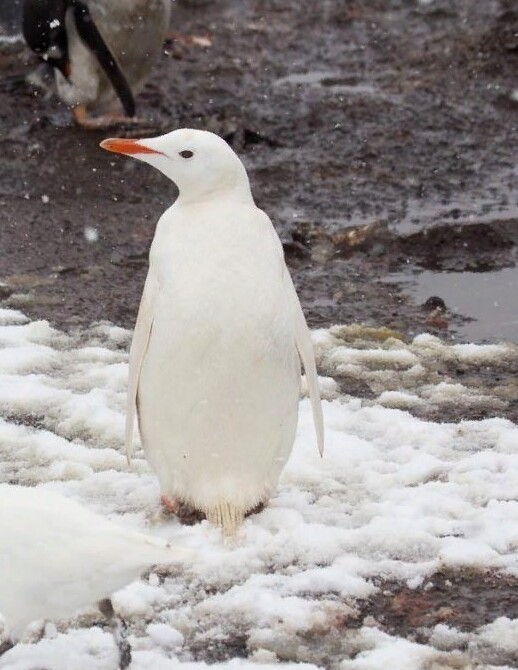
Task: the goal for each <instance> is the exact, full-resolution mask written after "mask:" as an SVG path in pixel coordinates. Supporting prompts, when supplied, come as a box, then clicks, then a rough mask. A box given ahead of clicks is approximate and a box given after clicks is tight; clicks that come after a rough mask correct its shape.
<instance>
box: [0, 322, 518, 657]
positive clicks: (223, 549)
mask: <svg viewBox="0 0 518 670" xmlns="http://www.w3.org/2000/svg"><path fill="white" fill-rule="evenodd" d="M340 332H342V331H339V330H338V331H337V330H336V329H335V330H334V331H333V329H331V331H317V332H316V333H315V342H316V346H317V350H318V355H319V359H320V363H321V364H324V363H325V365H324V367H325V368H326V369H327V370H328V371H332V372H333V371H334V372H336V370H337V368H339V366H349V368H351V367H352V368H353V369H354V366H356V368H362V369H364V370H365V369H368V370H370V372H371V374H372V375H375V374H376V373H378V374H380V375H381V374H382V373H383V372H384V371H385V372H386V371H387V369H390V370H392V371H394V370H396V371H398V372H397V374H402V372H405V371H410V370H412V369H413V368H414V377H416V378H417V377H419V375H418V374H417V373H418V372H419V370H417V371H416V370H415V368H416V367H418V366H419V365H422V361H423V360H424V358H425V354H423V353H422V352H423V351H425V352H428V354H426V355H431V354H430V351H431V350H434V351H435V352H436V353H437V352H439V353H440V354H441V355H442V356H454V357H455V356H461V357H463V358H468V359H472V360H473V361H475V362H476V361H484V360H487V358H488V357H492V356H498V357H501V356H506V355H508V349H507V348H506V346H505V345H502V347H492V348H491V347H490V348H488V347H477V346H474V345H466V346H465V347H462V346H461V345H453V346H448V345H444V344H441V343H440V341H439V340H436V339H434V338H431V337H430V336H420V337H418V338H416V339H415V340H414V342H413V343H412V344H411V345H410V346H407V345H405V346H403V345H398V344H394V343H392V344H390V343H389V345H387V344H386V341H384V344H380V345H379V346H377V347H371V348H370V349H368V348H365V347H364V348H363V349H358V348H354V347H351V346H347V347H346V346H345V345H344V342H343V341H342V340H340V337H339V334H340ZM333 333H334V334H333ZM129 341H130V333H129V332H128V331H126V330H123V329H121V328H117V327H113V326H110V325H107V324H104V325H103V324H99V325H95V326H93V327H91V328H90V329H88V330H85V331H82V332H79V331H78V332H77V333H74V334H70V335H68V334H64V333H62V332H59V331H57V330H55V329H53V328H51V327H50V326H49V325H48V324H47V323H46V322H44V321H39V322H29V321H28V320H27V319H26V318H25V317H24V316H23V314H21V313H19V312H14V311H9V310H0V481H2V482H6V481H9V482H13V483H19V484H23V485H27V486H34V485H35V486H41V487H48V488H52V489H54V490H57V491H59V492H61V493H62V494H64V495H66V496H70V497H72V498H75V499H77V500H80V501H81V502H83V503H84V504H86V505H87V506H89V507H90V508H92V509H94V510H96V511H97V512H100V513H103V514H106V515H108V516H110V517H113V518H115V517H116V518H117V519H118V521H119V522H120V523H124V524H127V525H128V526H131V527H135V528H140V529H145V530H146V531H147V532H154V533H156V534H159V535H161V536H164V537H168V538H173V537H174V538H175V540H176V541H180V540H181V541H182V542H184V543H185V544H188V545H190V546H194V547H198V548H199V549H200V553H199V556H198V558H197V559H196V560H195V562H194V563H193V564H192V565H190V566H188V567H187V568H186V569H185V570H184V571H183V572H180V571H179V570H176V572H165V571H163V570H160V569H159V568H157V569H156V570H154V571H152V572H151V574H149V575H147V576H146V577H144V578H143V580H142V581H138V582H135V583H133V584H131V585H129V586H128V587H127V588H125V589H124V590H122V591H120V592H119V593H118V594H117V595H116V597H115V599H114V601H115V605H116V608H117V609H118V611H119V612H120V613H121V614H122V615H123V616H124V617H125V618H126V620H127V621H128V625H129V628H130V631H131V638H130V639H131V643H132V646H133V650H134V660H133V664H132V666H131V667H132V668H133V670H148V669H149V670H151V669H153V670H171V669H172V668H185V669H186V670H187V669H189V670H191V669H194V668H203V667H205V663H216V665H215V667H216V668H225V669H234V668H235V669H236V670H237V669H244V668H254V669H257V668H263V669H264V670H266V669H267V668H272V669H273V668H280V667H282V668H292V667H293V668H294V667H295V665H294V664H295V663H297V662H299V663H307V664H308V665H296V667H297V668H300V669H301V670H304V668H314V667H333V668H339V669H340V670H387V669H392V668H393V669H394V670H407V669H408V670H431V669H432V668H436V669H437V670H439V668H441V669H443V668H457V669H459V668H466V669H467V668H470V667H475V666H473V663H475V662H476V663H478V662H479V661H480V663H482V664H480V663H479V664H478V665H476V667H477V668H482V667H484V668H488V669H489V668H492V667H494V666H498V667H499V669H500V670H504V668H505V667H512V659H513V658H516V654H518V642H517V639H518V637H517V632H518V621H517V620H510V619H507V618H499V619H497V620H496V621H494V622H492V623H491V624H489V625H486V626H483V627H481V628H479V629H477V630H475V631H473V632H469V633H467V632H462V631H460V630H456V629H455V628H454V627H453V626H449V627H448V626H446V625H444V624H441V625H438V626H436V627H435V628H434V629H433V630H432V631H430V635H429V637H428V642H427V643H426V644H425V643H422V644H418V643H416V642H413V641H410V640H406V639H404V638H400V637H397V636H395V635H391V634H388V633H387V632H385V631H384V630H383V627H382V624H381V623H380V622H378V621H376V620H375V619H374V617H372V616H370V617H369V616H367V617H365V618H364V619H363V620H360V619H359V618H358V612H359V607H360V605H361V604H362V603H364V602H365V600H366V599H368V598H369V597H371V596H373V595H374V594H376V593H377V592H378V591H379V589H380V588H383V587H382V584H383V582H385V581H390V580H400V581H402V582H404V583H406V584H407V586H408V587H410V588H412V589H419V588H421V587H422V588H426V584H427V580H428V578H429V577H430V576H431V575H432V574H434V573H435V572H437V571H438V570H440V569H445V568H446V569H452V570H455V569H459V568H470V569H475V570H476V569H494V570H496V571H500V572H501V573H506V574H507V575H512V576H515V575H518V554H517V547H518V501H517V500H516V498H517V492H518V455H517V452H516V444H517V440H518V428H517V427H516V426H515V425H514V424H512V423H511V422H509V421H506V420H504V419H498V418H494V419H488V420H485V421H478V422H477V421H465V422H462V423H457V424H453V423H444V424H440V423H432V422H427V421H424V420H422V419H419V418H416V417H413V416H411V415H410V414H409V413H408V412H406V411H402V410H400V409H394V408H392V407H387V406H383V405H390V404H392V405H394V404H401V403H402V400H403V401H404V399H405V395H409V394H410V391H409V390H408V388H407V390H405V391H404V392H401V395H400V398H399V400H398V397H397V396H387V395H385V396H384V395H383V393H384V392H383V391H381V387H380V397H379V399H378V401H376V402H372V401H371V402H368V403H367V402H362V401H360V400H358V399H355V398H351V397H345V396H342V397H340V396H338V391H337V388H338V387H337V385H336V384H335V383H334V382H333V381H332V380H329V379H327V380H323V385H324V387H325V394H326V396H327V397H328V398H331V399H330V400H326V401H324V415H325V423H326V431H327V435H326V437H327V440H326V442H327V444H326V452H325V455H324V458H323V459H320V458H319V456H318V452H317V448H316V444H315V438H314V433H313V427H312V422H311V412H310V408H309V403H308V401H307V400H306V399H304V400H302V401H301V405H300V421H299V428H298V434H297V440H296V444H295V448H294V452H293V454H292V457H291V459H290V461H289V463H288V465H287V467H286V470H285V472H284V474H283V477H282V480H281V484H280V487H279V489H278V491H277V493H276V495H275V496H274V498H273V499H272V501H271V504H270V505H269V506H268V507H267V509H265V510H264V511H263V512H262V513H261V514H258V515H256V516H253V517H251V518H249V519H247V520H246V522H245V524H244V527H243V529H242V532H241V534H240V536H239V539H238V542H237V544H236V545H235V546H228V545H225V544H224V543H223V542H222V539H221V536H220V533H219V531H217V530H215V529H213V528H211V527H209V526H208V525H207V523H206V522H203V523H201V524H198V525H196V526H193V527H180V526H178V524H177V523H176V521H174V520H171V519H170V518H163V517H162V516H161V515H160V513H159V508H158V486H157V482H156V479H155V477H154V475H153V474H152V473H151V471H150V470H149V467H148V466H147V463H146V462H145V460H144V459H143V457H142V452H139V451H137V457H136V459H135V461H134V463H133V465H132V467H131V468H129V467H128V466H127V464H126V459H125V456H124V454H123V452H122V433H123V410H124V401H125V385H126V374H127V354H126V350H127V346H128V343H129ZM419 352H421V353H419ZM441 352H442V353H441ZM333 368H334V369H333ZM408 386H409V384H407V387H408ZM418 386H419V385H418ZM403 388H405V386H404V385H403ZM419 388H421V387H419ZM427 388H428V391H429V395H428V398H432V399H433V398H434V397H446V396H448V395H449V394H450V392H451V391H450V390H449V389H444V388H441V383H440V382H439V383H436V384H435V385H434V384H433V383H428V382H427ZM414 395H415V397H416V398H419V400H420V401H421V402H433V400H429V399H427V397H426V396H425V395H424V394H423V393H422V392H421V391H419V392H418V394H414ZM454 397H455V398H456V400H455V402H472V401H473V399H472V398H471V397H470V395H469V393H467V392H466V393H464V392H463V390H462V389H457V391H456V394H454ZM387 398H388V399H389V400H390V402H387ZM391 398H392V399H391ZM401 399H402V400H401ZM403 405H404V402H403ZM57 551H59V548H57ZM380 585H381V586H380ZM100 620H101V619H100V617H99V616H98V615H97V614H96V612H95V610H93V609H92V610H88V611H86V612H85V613H82V614H81V615H79V616H78V618H76V619H74V620H72V621H62V622H55V623H56V626H57V627H55V626H47V629H46V635H45V637H44V638H43V639H42V640H41V641H39V642H32V643H26V644H21V645H19V646H18V647H17V648H15V649H13V650H11V651H10V652H8V653H6V654H5V655H4V656H3V657H2V658H1V659H0V668H10V669H12V670H15V669H16V670H28V669H29V668H35V667H51V668H52V670H65V669H67V670H68V669H70V668H81V670H90V669H91V670H112V669H114V668H115V667H116V653H115V648H114V644H113V641H112V637H111V634H110V633H109V632H108V631H106V630H103V629H102V628H101V627H99V625H95V624H99V622H100ZM30 638H31V636H30V633H29V635H28V642H30ZM509 663H511V665H506V664H509Z"/></svg>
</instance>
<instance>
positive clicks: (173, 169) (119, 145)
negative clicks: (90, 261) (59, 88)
mask: <svg viewBox="0 0 518 670" xmlns="http://www.w3.org/2000/svg"><path fill="white" fill-rule="evenodd" d="M101 147H103V148H104V149H107V150H108V151H114V152H117V153H122V154H127V155H130V156H133V157H135V158H138V159H140V160H142V161H145V162H146V163H149V164H150V165H153V166H154V167H156V168H157V169H158V170H160V171H161V172H163V173H164V174H165V175H166V176H167V177H169V179H171V180H172V181H174V183H175V184H176V185H177V187H178V190H179V196H178V198H177V200H176V201H175V203H174V204H173V205H172V206H171V207H170V208H169V209H168V210H166V212H164V214H163V215H162V216H161V218H160V220H159V221H158V225H157V229H156V233H155V237H154V240H153V243H152V245H151V250H150V255H149V272H148V275H147V279H146V282H145V285H144V291H143V295H142V300H141V303H140V308H139V313H138V317H137V323H136V326H135V332H134V335H133V342H132V345H131V351H130V363H129V368H130V369H129V390H128V406H127V419H126V449H127V454H128V457H130V455H131V452H132V440H133V426H134V416H135V407H137V409H138V419H139V428H140V435H141V440H142V445H143V448H144V452H145V454H146V457H147V459H148V461H149V463H150V464H151V466H152V467H153V469H154V470H155V472H156V473H157V475H158V478H159V480H160V487H161V491H162V500H163V501H164V502H165V503H166V505H167V506H168V507H169V508H170V509H171V510H173V511H175V510H179V509H180V508H181V507H183V506H185V505H187V506H190V507H192V508H194V509H196V510H201V511H202V512H204V513H205V515H206V516H207V518H208V519H209V521H210V522H212V523H213V524H215V525H218V526H222V527H223V530H224V532H225V534H227V535H231V534H233V533H234V532H235V530H236V528H237V527H238V526H239V524H240V523H241V522H242V520H243V518H244V516H245V514H246V513H247V512H249V511H251V510H254V509H255V508H256V507H258V506H260V505H261V504H263V503H265V502H266V501H267V500H268V498H269V497H270V495H271V494H272V491H273V490H274V489H275V487H276V485H277V482H278V480H279V476H280V474H281V471H282V469H283V467H284V464H285V463H286V461H287V459H288V457H289V455H290V452H291V449H292V447H293V442H294V438H295V430H296V427H297V417H298V403H299V393H300V373H301V367H300V361H301V360H302V363H303V365H304V369H305V372H306V378H307V382H308V388H309V392H310V397H311V403H312V408H313V416H314V422H315V427H316V433H317V441H318V447H319V450H320V453H321V454H322V452H323V445H324V431H323V421H322V409H321V405H320V395H319V388H318V380H317V374H316V367H315V359H314V353H313V347H312V343H311V338H310V332H309V329H308V327H307V324H306V321H305V318H304V314H303V312H302V308H301V306H300V302H299V300H298V297H297V294H296V292H295V288H294V286H293V283H292V280H291V277H290V275H289V272H288V269H287V267H286V264H285V261H284V254H283V249H282V245H281V242H280V240H279V237H278V236H277V234H276V232H275V230H274V228H273V226H272V223H271V221H270V219H269V218H268V216H267V215H266V214H265V213H264V212H263V211H262V210H260V209H258V208H257V207H256V205H255V203H254V200H253V198H252V194H251V191H250V185H249V182H248V177H247V174H246V170H245V168H244V166H243V164H242V163H241V161H240V160H239V158H238V157H237V155H236V154H235V153H234V152H233V151H232V149H231V148H230V147H229V146H228V144H227V143H226V142H225V141H224V140H223V139H222V138H220V137H218V136H217V135H214V134H213V133H209V132H205V131H200V130H191V129H181V130H175V131H173V132H171V133H168V134H166V135H162V136H160V137H154V138H150V139H141V140H127V139H108V140H104V142H102V143H101Z"/></svg>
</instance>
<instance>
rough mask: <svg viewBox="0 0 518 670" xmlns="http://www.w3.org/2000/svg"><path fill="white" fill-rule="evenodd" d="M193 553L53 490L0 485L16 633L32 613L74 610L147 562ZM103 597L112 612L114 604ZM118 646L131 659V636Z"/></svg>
mask: <svg viewBox="0 0 518 670" xmlns="http://www.w3.org/2000/svg"><path fill="white" fill-rule="evenodd" d="M192 555H193V552H192V551H191V550H190V549H182V548H178V547H171V546H169V544H168V543H167V542H166V541H165V540H162V539H161V538H155V537H151V536H148V535H145V534H143V533H139V532H136V531H133V530H130V529H128V528H124V527H122V526H119V525H117V524H115V523H112V522H111V521H109V520H108V519H105V518H104V517H102V516H100V515H99V514H96V513H94V512H92V511H90V510H88V509H87V508H85V507H83V506H82V505H80V504H79V503H77V502H75V501H74V500H70V499H68V498H64V497H63V496H60V495H58V494H56V493H53V492H50V491H45V490H42V489H39V488H26V487H22V486H12V485H10V484H1V485H0V614H2V616H3V617H4V618H5V621H6V623H7V630H8V633H9V634H10V636H11V639H12V640H13V641H14V640H17V639H18V638H19V637H20V636H21V635H22V634H23V632H24V630H25V628H26V627H27V626H28V624H30V623H31V622H33V621H36V620H40V619H57V618H61V617H67V616H70V615H72V614H74V612H76V611H77V610H78V609H80V608H82V607H86V606H89V605H92V604H95V603H96V602H98V601H104V599H106V598H107V597H108V596H110V595H111V594H112V593H113V592H114V591H116V590H118V589H120V588H122V587H123V586H126V584H129V583H130V582H132V581H133V580H134V579H136V578H137V577H139V576H140V575H141V574H142V572H144V570H146V569H147V568H149V567H150V566H152V565H154V564H157V563H161V564H172V563H176V562H178V561H184V560H188V559H189V558H191V557H192ZM102 605H103V606H102V608H101V609H102V611H103V613H104V614H106V615H107V616H108V617H109V618H111V616H112V615H113V610H111V609H110V608H111V605H109V603H108V604H107V602H106V601H105V602H103V603H102ZM116 633H117V631H116ZM116 641H117V643H118V644H119V648H120V643H121V640H120V639H117V636H116ZM121 654H122V655H123V657H125V658H126V661H127V662H129V646H127V643H126V645H125V648H124V649H123V650H121ZM121 665H124V663H122V662H121Z"/></svg>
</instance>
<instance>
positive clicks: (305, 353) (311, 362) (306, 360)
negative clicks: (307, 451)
mask: <svg viewBox="0 0 518 670" xmlns="http://www.w3.org/2000/svg"><path fill="white" fill-rule="evenodd" d="M284 281H285V283H286V289H287V291H288V294H289V296H290V299H291V300H292V301H293V303H294V304H295V310H296V316H295V319H296V320H295V341H296V344H297V351H298V352H299V356H300V360H301V361H302V365H303V366H304V372H305V374H306V383H307V385H308V391H309V399H310V401H311V409H312V411H313V423H314V424H315V432H316V435H317V446H318V451H319V453H320V455H321V456H322V455H323V453H324V417H323V416H322V404H321V401H320V389H319V386H318V375H317V366H316V363H315V351H314V349H313V342H312V341H311V333H310V330H309V328H308V324H307V323H306V317H305V316H304V312H303V311H302V307H301V304H300V300H299V296H298V295H297V291H296V290H295V286H294V284H293V280H292V278H291V276H290V273H289V272H288V269H287V268H285V271H284Z"/></svg>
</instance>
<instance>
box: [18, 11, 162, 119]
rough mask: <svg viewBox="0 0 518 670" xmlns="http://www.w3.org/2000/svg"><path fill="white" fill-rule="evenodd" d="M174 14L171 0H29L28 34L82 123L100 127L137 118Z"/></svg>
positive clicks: (24, 22)
mask: <svg viewBox="0 0 518 670" xmlns="http://www.w3.org/2000/svg"><path fill="white" fill-rule="evenodd" d="M170 12H171V0H24V3H23V17H22V27H23V35H24V37H25V41H26V42H27V44H28V46H29V47H30V48H31V49H32V50H33V51H34V52H35V53H36V54H37V55H38V56H39V57H40V59H41V60H43V61H44V62H46V63H47V64H48V65H50V66H52V68H53V69H54V73H55V83H56V89H57V94H58V96H59V97H60V99H61V100H62V101H63V102H64V103H65V104H66V105H68V106H70V107H72V109H73V113H74V117H75V119H76V121H77V123H79V124H80V125H82V126H83V127H86V128H99V127H103V126H106V125H111V124H112V123H113V122H114V121H118V120H119V121H123V120H125V121H127V120H128V119H129V118H131V117H134V115H135V101H134V95H135V94H136V93H138V91H139V90H140V89H141V88H142V87H143V86H144V84H145V82H146V79H147V78H148V76H149V74H150V72H151V69H152V67H153V65H154V63H155V62H156V61H157V59H158V57H159V56H160V54H161V52H162V45H163V42H164V38H165V35H166V31H167V29H168V27H169V19H170ZM120 105H122V108H123V110H124V116H121V114H120V111H119V110H120ZM91 114H100V115H101V116H97V117H92V116H91Z"/></svg>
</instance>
